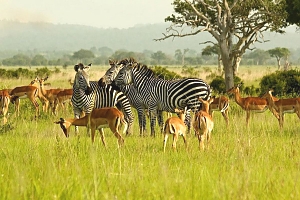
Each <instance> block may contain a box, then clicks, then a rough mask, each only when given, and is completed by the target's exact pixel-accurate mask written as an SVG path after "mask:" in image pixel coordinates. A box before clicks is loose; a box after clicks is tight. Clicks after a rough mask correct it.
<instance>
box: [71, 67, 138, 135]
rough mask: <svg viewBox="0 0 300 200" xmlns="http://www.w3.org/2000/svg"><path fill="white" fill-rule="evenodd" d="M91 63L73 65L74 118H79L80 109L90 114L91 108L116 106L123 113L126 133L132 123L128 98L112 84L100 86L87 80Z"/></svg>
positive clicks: (129, 131) (128, 131)
mask: <svg viewBox="0 0 300 200" xmlns="http://www.w3.org/2000/svg"><path fill="white" fill-rule="evenodd" d="M90 66H91V64H90V65H88V66H84V65H83V64H82V63H79V64H77V65H75V66H74V69H75V71H76V75H75V79H74V84H73V96H72V99H71V101H72V104H73V111H74V115H75V118H79V117H80V114H81V113H82V111H84V112H85V114H90V113H91V112H92V110H93V108H104V107H115V106H116V107H117V108H118V109H120V110H121V111H122V112H123V113H124V117H125V120H126V122H127V124H128V128H127V131H126V134H127V135H128V134H130V133H131V127H132V123H133V114H132V111H131V107H130V103H129V101H128V98H127V97H126V96H125V95H124V94H123V92H121V91H119V90H117V88H116V87H113V86H112V85H106V86H105V87H100V86H99V85H98V83H97V82H96V81H89V75H88V74H87V71H88V70H89V68H90Z"/></svg>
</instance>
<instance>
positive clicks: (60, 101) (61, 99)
mask: <svg viewBox="0 0 300 200" xmlns="http://www.w3.org/2000/svg"><path fill="white" fill-rule="evenodd" d="M72 95H73V89H64V90H62V91H60V92H58V93H57V95H56V98H55V100H54V106H53V111H52V112H53V113H54V114H55V115H56V114H57V107H58V105H61V107H62V109H65V106H64V105H65V103H66V102H69V103H70V104H72V103H71V98H72Z"/></svg>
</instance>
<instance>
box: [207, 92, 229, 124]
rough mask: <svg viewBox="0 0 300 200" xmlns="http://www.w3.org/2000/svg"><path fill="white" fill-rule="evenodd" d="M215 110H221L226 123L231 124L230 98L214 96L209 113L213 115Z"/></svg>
mask: <svg viewBox="0 0 300 200" xmlns="http://www.w3.org/2000/svg"><path fill="white" fill-rule="evenodd" d="M214 111H220V112H221V113H222V116H223V118H224V119H225V122H226V125H227V126H228V125H229V118H228V111H229V99H228V98H227V97H225V96H220V97H217V98H214V101H213V102H212V103H211V104H210V106H209V114H210V115H211V116H212V117H213V112H214Z"/></svg>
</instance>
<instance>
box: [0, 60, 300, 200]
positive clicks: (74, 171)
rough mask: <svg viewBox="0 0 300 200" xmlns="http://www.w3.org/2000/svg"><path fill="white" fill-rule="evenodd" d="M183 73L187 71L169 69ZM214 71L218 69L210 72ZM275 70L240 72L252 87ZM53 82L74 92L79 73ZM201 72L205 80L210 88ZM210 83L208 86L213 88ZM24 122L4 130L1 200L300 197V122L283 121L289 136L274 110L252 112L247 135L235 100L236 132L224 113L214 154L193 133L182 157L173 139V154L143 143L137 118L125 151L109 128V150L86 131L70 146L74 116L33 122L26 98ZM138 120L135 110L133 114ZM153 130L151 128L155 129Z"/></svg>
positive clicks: (9, 83) (218, 119)
mask: <svg viewBox="0 0 300 200" xmlns="http://www.w3.org/2000/svg"><path fill="white" fill-rule="evenodd" d="M107 68H108V66H107V67H100V66H99V67H93V68H92V69H91V70H90V74H91V80H98V79H99V78H100V77H101V76H102V75H103V74H104V71H105V70H106V69H107ZM169 69H170V70H174V71H176V72H178V73H180V71H181V69H180V68H169ZM213 69H215V68H213ZM275 70H276V67H275V66H274V67H262V66H249V67H243V66H242V67H241V69H240V72H239V77H241V78H242V79H243V81H244V83H245V85H246V86H249V85H252V84H254V85H255V86H258V83H259V79H260V78H261V77H262V76H263V75H266V74H268V73H271V72H273V71H275ZM62 71H63V72H62V73H61V74H60V75H55V77H49V79H48V82H50V83H51V84H52V87H61V88H70V85H69V83H68V82H67V80H68V79H69V78H73V77H74V75H75V73H74V71H73V69H71V68H70V69H67V70H62ZM207 75H209V73H207V72H205V71H203V73H202V74H201V76H200V78H203V79H204V80H206V76H207ZM207 81H208V82H209V81H210V80H207ZM29 82H30V80H28V79H20V80H1V87H2V88H3V87H4V86H6V87H16V86H20V85H27V84H29ZM21 105H22V107H21V115H20V117H16V116H14V108H13V106H12V105H11V106H10V112H11V113H12V114H11V116H10V117H9V119H8V121H9V122H8V124H6V125H5V126H1V129H0V140H1V147H0V160H1V162H0V191H1V192H0V199H299V197H300V183H299V179H300V135H299V119H298V118H297V116H296V115H295V114H286V115H285V123H284V128H283V130H282V131H280V130H279V125H278V122H277V120H276V118H275V117H274V116H273V115H272V114H271V113H270V111H269V110H267V111H266V112H265V113H254V114H252V117H251V119H250V123H249V127H248V128H247V127H246V115H245V112H244V111H242V110H241V108H240V107H238V106H237V105H236V103H235V102H234V100H233V99H232V100H231V102H230V105H231V108H230V112H229V116H230V125H229V127H228V128H226V125H225V121H224V119H223V118H222V116H221V114H220V113H219V112H215V113H214V122H215V127H214V130H213V133H212V140H211V143H210V146H209V149H208V150H206V151H204V152H201V151H200V150H199V147H198V140H197V138H196V137H195V136H194V135H193V131H192V134H189V135H188V148H187V149H185V147H184V144H183V140H182V139H181V138H179V141H178V142H177V146H178V149H177V151H176V152H173V151H172V150H171V140H172V138H171V137H170V138H169V140H168V143H167V149H166V153H163V151H162V145H163V136H162V134H160V131H159V128H158V127H157V129H156V131H157V136H156V137H155V138H152V137H150V136H146V137H139V135H138V122H137V116H136V115H135V116H136V117H135V121H134V128H133V130H134V132H133V135H132V136H128V137H125V136H124V137H125V145H124V146H123V147H122V148H120V149H118V148H117V140H116V138H115V137H114V136H113V135H112V133H111V132H110V131H109V129H105V133H106V140H107V145H108V147H107V148H106V149H105V148H104V147H103V145H102V143H101V141H100V139H99V135H97V139H96V142H95V143H94V144H92V143H91V139H90V138H89V137H88V136H87V135H86V129H85V128H80V129H79V131H80V135H78V136H75V134H74V128H73V129H71V130H72V131H71V136H70V137H69V138H66V137H65V136H64V135H63V132H62V131H61V129H60V127H59V125H56V124H54V123H53V122H54V121H55V120H57V119H59V117H64V118H69V117H73V114H72V109H71V108H69V110H68V111H67V112H65V113H63V112H60V113H59V114H58V116H52V115H50V114H45V113H43V112H41V116H40V117H39V119H38V120H36V121H35V120H33V115H34V114H33V113H34V110H33V109H32V106H31V104H30V103H29V101H28V100H21ZM134 113H135V114H136V112H135V111H134ZM148 130H149V128H148Z"/></svg>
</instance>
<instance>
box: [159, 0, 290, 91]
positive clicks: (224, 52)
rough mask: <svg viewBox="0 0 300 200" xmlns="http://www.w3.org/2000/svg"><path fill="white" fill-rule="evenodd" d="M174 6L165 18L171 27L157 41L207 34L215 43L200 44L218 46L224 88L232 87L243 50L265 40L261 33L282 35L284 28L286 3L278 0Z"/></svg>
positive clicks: (183, 0)
mask: <svg viewBox="0 0 300 200" xmlns="http://www.w3.org/2000/svg"><path fill="white" fill-rule="evenodd" d="M173 6H174V11H175V13H176V14H171V15H170V16H168V17H166V19H165V21H166V22H171V25H170V27H168V28H167V30H166V33H163V37H162V38H159V39H156V40H157V41H160V40H165V39H167V38H174V37H185V36H192V35H197V34H199V33H202V32H204V31H206V32H208V33H210V34H211V35H212V36H213V38H214V41H199V42H202V43H213V44H217V45H218V46H219V47H220V54H221V59H222V63H223V66H224V71H225V82H226V88H227V89H229V88H231V87H232V86H233V85H234V75H235V73H236V72H237V69H238V66H239V63H240V61H241V58H242V56H243V54H244V53H245V51H246V50H247V49H251V45H252V44H253V43H255V42H264V41H265V40H264V37H263V32H265V31H267V30H269V31H276V32H279V33H283V32H284V31H283V28H284V27H286V25H287V23H286V18H287V12H286V10H285V9H286V6H285V1H281V0H279V1H273V0H247V1H245V0H220V1H212V0H200V1H195V0H193V1H191V0H174V2H173ZM278 13H280V14H278Z"/></svg>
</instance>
